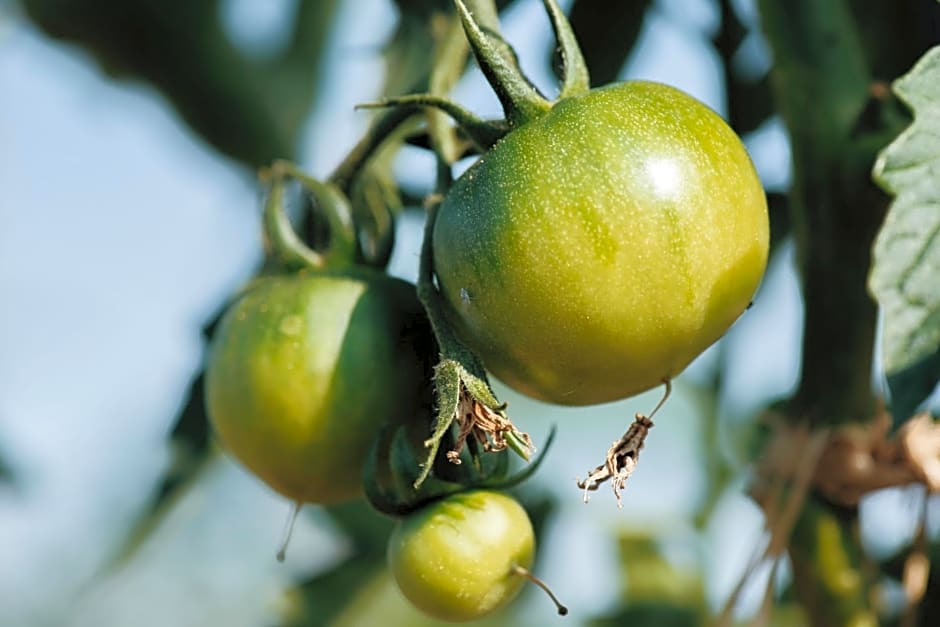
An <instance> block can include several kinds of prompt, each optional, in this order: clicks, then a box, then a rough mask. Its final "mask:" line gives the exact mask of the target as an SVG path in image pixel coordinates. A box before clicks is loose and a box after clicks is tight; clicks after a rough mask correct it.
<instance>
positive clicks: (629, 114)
mask: <svg viewBox="0 0 940 627" xmlns="http://www.w3.org/2000/svg"><path fill="white" fill-rule="evenodd" d="M768 243H769V232H768V218H767V206H766V199H765V196H764V191H763V189H762V187H761V184H760V181H759V179H758V176H757V173H756V172H755V170H754V167H753V165H752V163H751V161H750V159H749V157H748V155H747V152H746V150H745V148H744V146H743V145H742V143H741V141H740V139H739V138H738V137H737V135H736V134H735V133H734V132H733V131H732V130H731V129H730V128H729V127H728V125H727V124H725V122H724V121H723V120H722V119H721V118H720V117H719V116H718V115H717V114H716V113H714V112H713V111H712V110H711V109H709V108H708V107H706V106H705V105H704V104H702V103H701V102H699V101H697V100H695V99H694V98H692V97H691V96H688V95H686V94H685V93H683V92H681V91H679V90H676V89H674V88H671V87H668V86H665V85H661V84H657V83H649V82H642V81H636V82H627V83H619V84H615V85H611V86H608V87H605V88H601V89H595V90H592V91H590V92H588V93H586V94H584V95H581V96H575V97H571V98H566V99H563V100H561V101H560V102H559V103H558V104H556V105H555V106H554V107H553V108H552V109H551V110H550V111H549V112H548V113H547V114H545V115H544V116H542V117H540V118H536V119H535V120H532V121H530V122H528V123H526V124H524V125H523V126H521V127H519V128H518V129H516V130H514V131H512V132H511V133H509V134H508V135H507V136H506V137H505V138H504V139H502V140H501V141H500V142H499V143H498V144H497V145H496V146H495V147H494V148H493V149H491V150H490V151H488V152H487V153H486V154H484V155H483V156H482V157H481V158H480V160H479V161H478V162H477V163H476V164H474V165H473V166H472V167H471V168H470V169H468V170H467V172H465V173H464V174H463V176H461V177H460V179H458V180H457V181H456V183H455V184H454V186H453V188H452V189H451V190H450V192H449V194H448V195H447V196H446V198H445V199H444V202H443V204H442V205H441V206H440V208H439V210H438V217H437V223H436V225H435V229H434V233H433V246H434V262H435V271H436V273H437V277H438V280H439V283H440V288H441V291H442V293H443V295H444V297H445V300H446V302H447V303H448V309H449V314H450V319H451V321H452V323H453V324H454V325H455V326H456V327H457V329H458V331H459V333H460V334H461V336H462V337H463V339H464V340H465V341H466V342H467V343H468V345H469V346H470V347H471V348H472V349H473V350H474V351H475V352H477V353H478V354H479V356H480V357H481V358H482V360H483V362H484V364H485V366H486V368H487V369H488V370H490V371H491V372H492V373H493V374H494V375H495V376H496V377H498V378H499V379H501V380H502V381H504V382H505V383H507V384H508V385H510V386H511V387H513V388H515V389H517V390H519V391H521V392H523V393H525V394H528V395H529V396H532V397H534V398H538V399H542V400H545V401H550V402H554V403H560V404H565V405H585V404H592V403H600V402H606V401H612V400H617V399H620V398H624V397H627V396H631V395H633V394H636V393H639V392H642V391H644V390H646V389H649V388H651V387H654V386H656V385H658V384H659V383H661V382H662V381H663V379H666V378H672V377H674V376H676V375H677V374H679V373H680V372H681V371H682V370H683V369H684V368H685V367H686V366H687V365H688V364H689V362H691V361H692V359H694V358H695V357H696V356H697V355H699V354H700V353H701V352H702V351H703V350H704V349H705V348H707V347H708V346H709V345H711V344H712V343H713V342H714V341H715V340H717V339H718V338H719V337H720V336H721V335H722V334H724V332H725V331H726V330H727V329H728V327H729V326H730V325H731V324H732V323H733V322H734V321H735V320H736V319H737V318H738V316H740V314H741V313H742V312H743V311H744V310H745V309H746V308H747V306H748V304H749V302H750V300H751V298H752V296H753V294H754V292H755V291H756V289H757V286H758V284H759V282H760V280H761V277H762V276H763V273H764V269H765V266H766V262H767V252H768Z"/></svg>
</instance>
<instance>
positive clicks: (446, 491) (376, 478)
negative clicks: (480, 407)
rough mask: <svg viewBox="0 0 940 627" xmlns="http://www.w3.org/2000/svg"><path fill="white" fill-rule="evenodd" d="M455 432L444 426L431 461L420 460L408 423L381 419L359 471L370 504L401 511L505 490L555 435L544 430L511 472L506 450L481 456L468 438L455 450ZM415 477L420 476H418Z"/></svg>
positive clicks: (533, 466)
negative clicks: (530, 455)
mask: <svg viewBox="0 0 940 627" xmlns="http://www.w3.org/2000/svg"><path fill="white" fill-rule="evenodd" d="M459 437H460V436H459V435H455V434H454V432H453V430H448V431H447V432H446V433H445V434H444V435H443V436H442V440H443V441H444V442H445V444H446V445H445V446H444V447H440V446H439V447H438V449H437V454H436V455H435V456H434V458H433V459H432V460H431V461H426V462H424V463H421V462H419V461H418V456H417V455H416V453H415V448H414V445H413V437H412V435H411V432H410V431H409V426H408V425H399V426H396V427H392V426H390V425H386V426H385V427H384V428H383V429H382V431H381V432H380V433H379V434H378V436H377V437H376V439H375V440H374V443H373V446H372V449H371V451H370V453H369V456H368V458H367V459H366V463H365V468H364V472H363V488H364V492H365V494H366V498H367V499H368V501H369V503H370V505H372V507H373V508H374V509H376V510H377V511H379V512H381V513H383V514H387V515H389V516H393V517H404V516H407V515H409V514H411V513H412V512H415V511H417V510H419V509H421V508H423V507H425V506H427V505H429V504H431V503H434V502H436V501H439V500H441V499H443V498H446V497H448V496H451V495H455V494H460V493H464V492H469V491H472V490H480V489H486V490H508V489H510V488H513V487H515V486H517V485H519V484H521V483H522V482H524V481H526V480H528V479H529V478H530V477H531V476H532V475H533V474H535V472H536V471H537V470H538V469H539V467H540V466H541V464H542V462H543V461H544V459H545V455H546V453H547V452H548V450H549V448H550V447H551V445H552V442H553V441H554V438H555V429H554V428H552V430H551V431H550V432H549V435H548V438H547V439H546V441H545V446H544V447H543V448H542V450H541V452H540V453H539V454H538V455H537V456H536V457H535V458H534V459H533V460H532V462H531V463H530V464H528V465H527V466H526V467H525V468H523V469H522V470H519V471H518V472H515V473H511V472H510V464H509V456H508V451H506V450H502V451H499V452H496V453H494V454H491V455H485V456H481V455H480V454H479V453H480V451H479V448H480V443H479V442H478V441H476V440H475V439H469V440H468V441H467V442H466V446H464V447H462V448H461V449H460V452H459V453H458V454H456V455H451V453H452V452H454V450H455V449H454V443H455V441H456V438H459ZM419 479H420V481H419Z"/></svg>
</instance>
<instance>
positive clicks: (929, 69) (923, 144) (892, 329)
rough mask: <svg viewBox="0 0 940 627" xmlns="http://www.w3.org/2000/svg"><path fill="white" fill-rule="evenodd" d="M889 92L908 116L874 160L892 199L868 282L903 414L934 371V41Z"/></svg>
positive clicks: (939, 226)
mask: <svg viewBox="0 0 940 627" xmlns="http://www.w3.org/2000/svg"><path fill="white" fill-rule="evenodd" d="M894 92H895V93H896V94H897V96H898V97H899V98H900V99H901V100H903V101H904V102H905V103H907V105H909V106H910V108H911V109H912V110H913V112H914V123H913V124H912V125H911V126H910V127H909V128H908V129H907V130H905V131H904V132H903V133H901V135H900V136H899V137H898V138H897V139H896V140H895V141H894V142H893V143H891V144H890V145H889V146H888V147H887V148H885V149H884V150H883V151H882V152H881V154H880V155H879V157H878V161H877V162H876V163H875V168H874V176H875V179H876V180H877V181H878V183H879V184H880V185H881V186H882V187H883V188H884V189H885V190H886V191H888V192H889V193H891V194H893V195H894V196H895V199H894V202H893V203H892V205H891V210H890V212H889V213H888V217H887V219H886V220H885V223H884V226H883V227H882V229H881V232H880V233H879V235H878V239H877V241H876V243H875V249H874V265H873V266H872V271H871V276H870V281H869V285H870V288H871V291H872V292H873V293H874V294H875V296H876V298H877V299H878V302H879V304H880V305H881V307H882V309H883V311H884V333H883V335H882V348H883V355H884V357H883V358H884V366H885V371H886V372H887V374H888V376H889V382H890V383H891V384H892V392H893V393H894V394H895V395H896V396H897V397H898V399H897V400H899V401H901V402H900V403H899V405H901V407H902V408H903V409H901V408H899V409H901V411H903V413H901V414H900V415H896V419H899V420H903V419H904V418H907V417H908V416H909V415H910V414H911V413H912V412H913V410H914V409H915V407H916V405H917V404H919V403H920V401H922V400H923V399H924V398H926V396H927V395H928V394H929V393H930V391H931V390H932V389H933V387H934V385H935V384H936V382H937V380H938V379H940V279H938V277H940V143H938V141H937V136H938V134H940V47H937V48H934V49H932V50H930V51H929V52H928V53H927V54H926V55H924V57H923V58H922V59H921V60H920V61H918V63H917V64H916V65H915V66H914V68H913V69H912V70H911V71H910V72H909V73H908V74H906V75H905V76H903V77H902V78H900V79H898V80H897V82H895V83H894Z"/></svg>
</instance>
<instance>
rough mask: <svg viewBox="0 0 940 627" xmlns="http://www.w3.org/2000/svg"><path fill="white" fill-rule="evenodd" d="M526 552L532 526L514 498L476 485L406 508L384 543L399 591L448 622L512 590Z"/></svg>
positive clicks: (474, 614)
mask: <svg viewBox="0 0 940 627" xmlns="http://www.w3.org/2000/svg"><path fill="white" fill-rule="evenodd" d="M534 552H535V534H534V532H533V530H532V523H531V522H530V521H529V517H528V515H527V514H526V512H525V510H524V509H523V508H522V506H520V505H519V503H517V502H516V501H515V500H513V499H512V498H510V497H508V496H505V495H503V494H501V493H498V492H491V491H482V490H480V491H472V492H464V493H460V494H456V495H452V496H449V497H446V498H444V499H443V500H440V501H437V502H435V503H433V504H431V505H428V506H427V507H425V508H423V509H421V510H418V511H417V512H414V513H412V514H410V515H409V516H407V517H406V518H405V519H404V520H402V521H401V522H400V523H399V524H398V526H397V527H396V528H395V530H394V531H393V532H392V536H391V538H390V539H389V544H388V560H389V565H390V567H391V571H392V575H393V576H394V577H395V581H396V582H397V583H398V586H399V588H400V589H401V591H402V593H403V594H404V595H405V597H406V598H407V599H408V600H409V601H411V603H412V604H414V606H415V607H417V608H418V609H420V610H422V611H423V612H425V613H427V614H428V615H430V616H433V617H435V618H438V619H441V620H446V621H451V622H464V621H470V620H474V619H477V618H480V617H481V616H485V615H486V614H489V613H490V612H492V611H494V610H496V609H498V608H500V607H503V606H504V605H506V604H507V603H509V602H510V601H511V600H512V599H513V598H515V596H516V595H517V594H518V593H519V590H520V589H521V588H522V585H523V584H524V583H525V581H526V576H525V575H524V574H520V573H522V572H524V573H528V569H529V567H530V566H531V565H532V560H533V556H534Z"/></svg>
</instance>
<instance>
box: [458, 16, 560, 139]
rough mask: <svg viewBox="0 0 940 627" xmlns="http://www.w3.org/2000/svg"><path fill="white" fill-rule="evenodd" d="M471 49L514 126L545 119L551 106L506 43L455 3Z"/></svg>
mask: <svg viewBox="0 0 940 627" xmlns="http://www.w3.org/2000/svg"><path fill="white" fill-rule="evenodd" d="M454 5H455V6H456V8H457V15H458V16H459V17H460V22H461V24H462V25H463V29H464V33H466V35H467V41H469V42H470V49H471V50H473V56H475V57H476V59H477V64H478V65H479V66H480V69H481V70H482V71H483V75H484V76H485V77H486V80H487V81H488V82H489V84H490V86H491V87H492V88H493V91H494V92H496V97H497V98H499V102H500V103H501V104H502V105H503V111H504V112H505V114H506V119H507V120H508V121H509V124H510V125H511V126H519V125H521V124H524V123H525V122H528V121H529V120H533V119H535V118H537V117H540V116H542V115H544V114H545V113H546V112H547V111H548V110H549V109H551V103H550V102H549V101H548V100H546V99H545V98H543V97H542V95H541V94H539V92H538V91H537V90H536V89H535V87H533V86H532V84H531V83H530V82H529V81H528V79H526V77H525V76H524V75H523V74H522V72H521V71H520V70H519V67H518V64H516V63H514V62H513V61H512V60H511V59H512V56H513V54H511V53H507V51H511V48H509V46H508V45H507V44H506V43H505V42H503V41H502V40H500V39H498V38H496V37H494V36H493V35H492V34H490V33H488V32H485V31H484V30H483V29H482V28H480V25H479V24H478V23H477V21H476V20H475V19H474V17H473V15H472V14H471V13H470V10H469V9H468V8H467V5H465V4H464V3H463V0H454Z"/></svg>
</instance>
